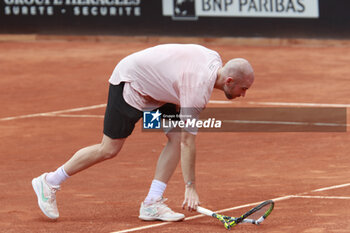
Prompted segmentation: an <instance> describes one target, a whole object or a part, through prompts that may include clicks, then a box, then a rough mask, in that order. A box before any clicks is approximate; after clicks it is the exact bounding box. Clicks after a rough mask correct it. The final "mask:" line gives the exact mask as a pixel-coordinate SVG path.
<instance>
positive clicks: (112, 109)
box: [103, 82, 179, 139]
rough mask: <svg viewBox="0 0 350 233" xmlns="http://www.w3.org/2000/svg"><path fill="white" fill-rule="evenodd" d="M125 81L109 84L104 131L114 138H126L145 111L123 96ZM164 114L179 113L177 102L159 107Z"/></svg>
mask: <svg viewBox="0 0 350 233" xmlns="http://www.w3.org/2000/svg"><path fill="white" fill-rule="evenodd" d="M124 84H125V83H123V82H122V83H120V84H119V85H112V84H110V86H109V93H108V102H107V108H106V112H105V117H104V126H103V133H104V134H105V135H106V136H108V137H110V138H112V139H117V138H126V137H128V136H129V135H130V134H131V133H132V131H133V130H134V128H135V124H136V123H137V122H138V121H139V120H140V118H141V117H142V115H143V112H142V111H140V110H138V109H136V108H134V107H132V106H130V105H129V104H128V103H126V102H125V100H124V98H123V89H124ZM159 110H160V112H161V113H162V114H166V115H177V114H179V112H178V111H177V110H176V105H175V104H164V105H163V106H161V107H160V108H159Z"/></svg>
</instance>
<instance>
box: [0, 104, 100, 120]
mask: <svg viewBox="0 0 350 233" xmlns="http://www.w3.org/2000/svg"><path fill="white" fill-rule="evenodd" d="M103 107H106V104H98V105H92V106H87V107H81V108H70V109H65V110H59V111H53V112H44V113H34V114H28V115H21V116H14V117H4V118H0V121H10V120H17V119H24V118H32V117H40V116H56V115H57V114H61V113H69V112H79V111H84V110H91V109H96V108H103Z"/></svg>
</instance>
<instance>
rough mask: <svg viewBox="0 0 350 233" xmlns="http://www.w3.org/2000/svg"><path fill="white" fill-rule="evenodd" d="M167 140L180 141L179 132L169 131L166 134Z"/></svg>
mask: <svg viewBox="0 0 350 233" xmlns="http://www.w3.org/2000/svg"><path fill="white" fill-rule="evenodd" d="M166 136H167V138H168V141H169V142H172V143H178V144H180V142H181V132H169V133H167V134H166Z"/></svg>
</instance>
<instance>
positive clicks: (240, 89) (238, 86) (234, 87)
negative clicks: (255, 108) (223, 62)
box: [224, 81, 252, 100]
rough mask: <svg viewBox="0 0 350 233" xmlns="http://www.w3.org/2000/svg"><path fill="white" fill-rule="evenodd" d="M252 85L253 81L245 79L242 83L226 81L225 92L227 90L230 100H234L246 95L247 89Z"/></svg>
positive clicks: (226, 93) (227, 96)
mask: <svg viewBox="0 0 350 233" xmlns="http://www.w3.org/2000/svg"><path fill="white" fill-rule="evenodd" d="M232 82H233V81H232ZM251 85H252V82H248V81H243V82H240V83H231V82H226V83H225V86H224V92H225V95H226V98H227V99H229V100H232V99H235V98H237V97H241V96H242V97H244V96H245V94H246V91H247V90H248V89H249V87H250V86H251Z"/></svg>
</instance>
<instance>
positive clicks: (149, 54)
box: [109, 44, 222, 118]
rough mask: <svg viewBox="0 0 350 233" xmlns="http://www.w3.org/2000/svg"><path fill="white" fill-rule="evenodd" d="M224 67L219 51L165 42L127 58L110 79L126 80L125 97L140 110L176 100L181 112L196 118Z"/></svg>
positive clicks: (112, 80) (112, 82) (118, 81)
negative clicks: (218, 72)
mask: <svg viewBox="0 0 350 233" xmlns="http://www.w3.org/2000/svg"><path fill="white" fill-rule="evenodd" d="M221 66H222V61H221V58H220V56H219V54H218V53H217V52H215V51H213V50H210V49H207V48H205V47H203V46H200V45H194V44H186V45H182V44H164V45H158V46H155V47H151V48H148V49H145V50H142V51H140V52H136V53H133V54H131V55H129V56H127V57H125V58H124V59H123V60H121V61H120V62H119V64H118V65H117V66H116V67H115V69H114V71H113V73H112V76H111V78H110V80H109V82H110V83H111V84H113V85H118V84H119V83H120V82H125V86H124V92H123V96H124V99H125V101H126V102H127V103H128V104H130V105H131V106H133V107H134V108H136V109H138V110H141V111H144V110H150V109H154V108H157V107H160V106H161V105H163V104H164V103H173V104H176V105H178V106H180V107H181V111H180V114H181V115H189V114H190V115H192V116H193V117H194V118H196V117H197V116H198V115H199V113H200V112H201V111H202V110H203V109H204V108H205V106H206V104H207V103H208V101H209V98H210V96H211V93H212V91H213V88H214V84H215V81H216V77H217V71H218V69H219V68H220V67H221Z"/></svg>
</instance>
